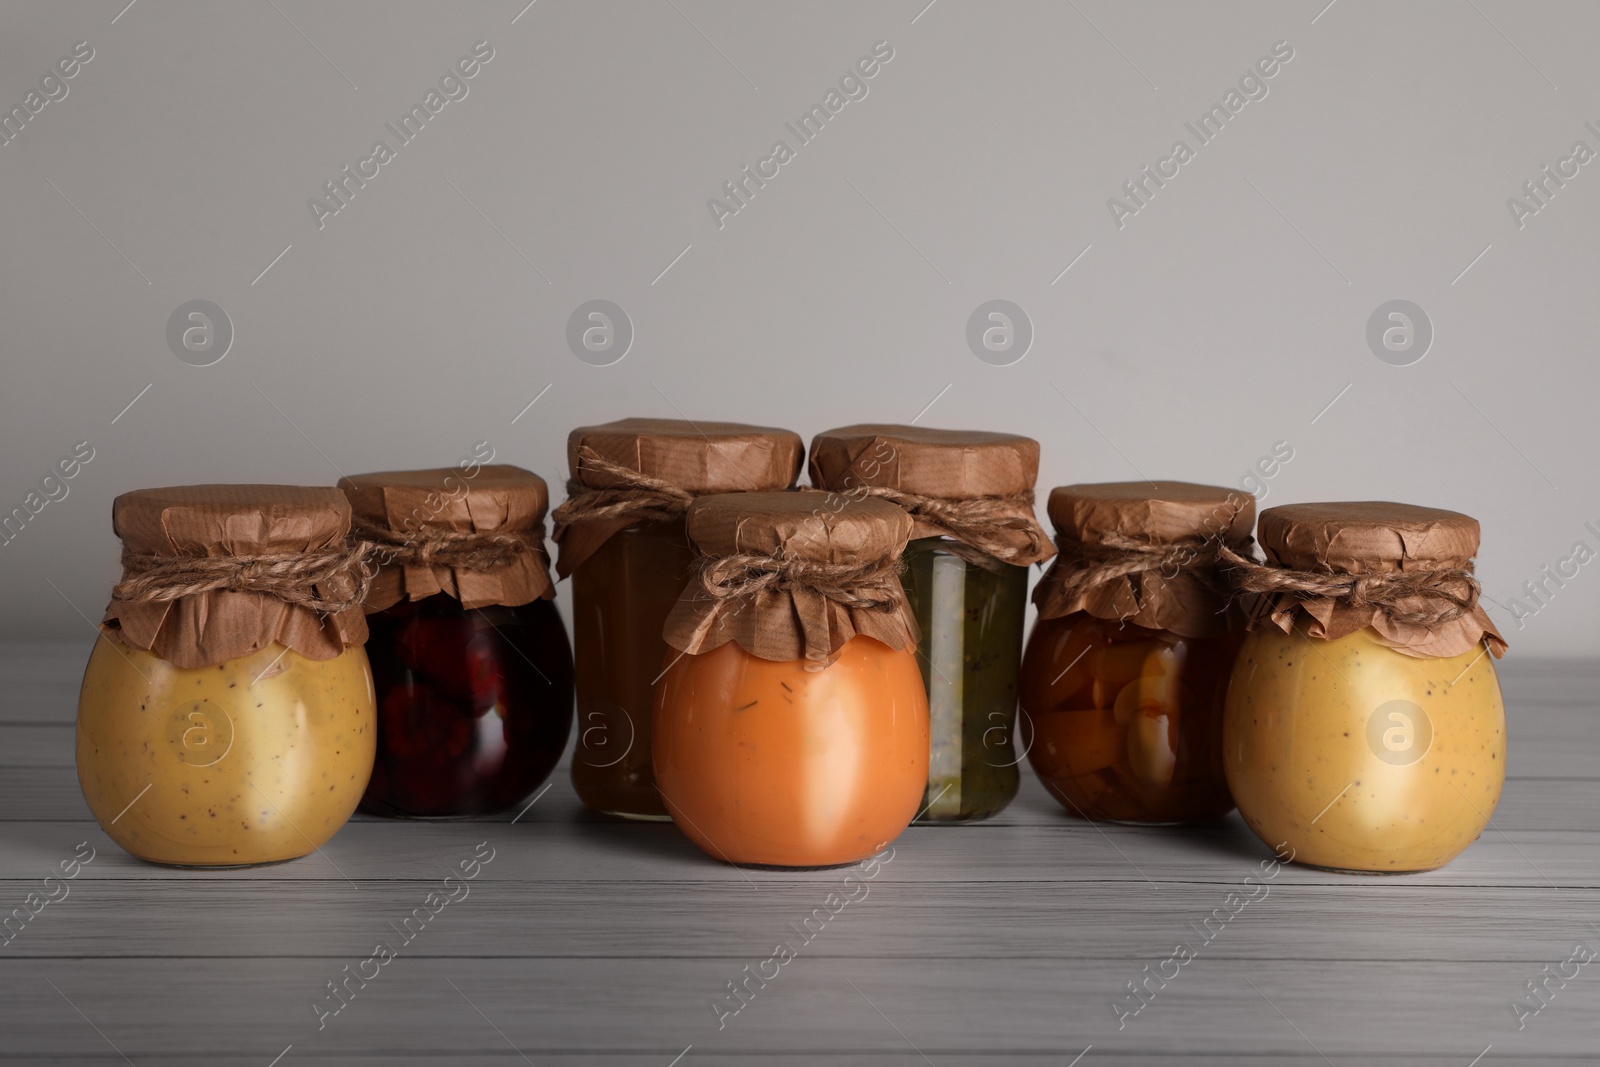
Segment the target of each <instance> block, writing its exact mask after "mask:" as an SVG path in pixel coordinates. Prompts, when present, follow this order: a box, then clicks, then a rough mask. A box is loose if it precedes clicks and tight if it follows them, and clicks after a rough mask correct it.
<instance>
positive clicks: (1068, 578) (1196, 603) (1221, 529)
mask: <svg viewBox="0 0 1600 1067" xmlns="http://www.w3.org/2000/svg"><path fill="white" fill-rule="evenodd" d="M1049 514H1050V520H1051V522H1052V523H1053V524H1054V525H1055V528H1056V533H1057V538H1056V545H1057V547H1058V549H1059V550H1060V551H1059V555H1058V556H1057V557H1056V561H1055V563H1054V564H1053V565H1052V566H1051V568H1050V570H1049V571H1048V572H1046V574H1045V576H1044V578H1042V579H1041V580H1040V582H1039V585H1038V587H1037V588H1036V589H1035V590H1034V603H1035V604H1036V605H1037V606H1038V608H1039V619H1038V622H1037V623H1036V624H1035V625H1034V628H1033V633H1032V634H1031V635H1030V636H1029V638H1028V647H1027V651H1026V652H1025V653H1024V655H1023V661H1022V709H1023V713H1024V714H1025V715H1026V716H1027V718H1028V720H1029V721H1030V722H1031V724H1032V727H1033V732H1034V737H1033V742H1032V746H1031V747H1030V748H1029V750H1028V760H1029V762H1030V763H1031V764H1032V765H1033V769H1034V770H1035V771H1036V772H1038V774H1039V778H1040V780H1041V781H1043V783H1044V785H1045V787H1046V788H1047V789H1048V790H1049V791H1050V793H1051V795H1053V796H1054V797H1055V798H1056V800H1058V801H1059V802H1060V803H1061V806H1062V807H1064V808H1066V810H1067V811H1068V812H1070V813H1072V814H1073V815H1077V816H1079V817H1081V818H1085V819H1092V820H1107V821H1114V822H1128V823H1157V824H1160V823H1169V824H1170V823H1193V822H1202V821H1206V820H1210V819H1216V818H1220V817H1221V816H1223V815H1226V814H1227V813H1228V812H1229V811H1230V810H1232V808H1233V800H1232V798H1231V796H1230V795H1229V792H1228V782H1227V778H1226V774H1225V771H1224V767H1223V759H1222V709H1223V701H1224V698H1225V696H1226V693H1227V684H1228V677H1229V672H1230V670H1231V669H1232V666H1233V662H1234V658H1235V656H1236V655H1237V653H1238V649H1239V645H1240V642H1241V640H1242V627H1243V625H1244V621H1245V620H1244V617H1243V613H1242V611H1241V610H1240V609H1239V607H1238V606H1237V605H1236V604H1235V603H1234V602H1233V598H1232V596H1231V595H1230V590H1229V587H1228V579H1227V577H1226V570H1225V568H1226V565H1227V564H1226V561H1225V560H1224V559H1223V558H1221V557H1222V556H1223V554H1224V553H1225V552H1232V553H1244V552H1247V551H1248V549H1249V545H1250V531H1251V527H1252V525H1253V523H1254V521H1255V498H1254V497H1252V496H1250V495H1248V494H1246V493H1241V492H1237V491H1233V490H1229V489H1223V488H1218V487H1215V486H1206V485H1192V484H1190V483H1187V482H1149V481H1145V482H1122V483H1110V484H1098V485H1069V486H1064V487H1061V488H1058V489H1055V490H1054V491H1053V492H1052V493H1051V494H1050V503H1049Z"/></svg>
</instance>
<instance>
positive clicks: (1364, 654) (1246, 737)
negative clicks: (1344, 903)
mask: <svg viewBox="0 0 1600 1067" xmlns="http://www.w3.org/2000/svg"><path fill="white" fill-rule="evenodd" d="M1257 536H1258V538H1259V540H1260V543H1261V547H1262V549H1263V551H1264V552H1265V554H1266V557H1267V562H1266V564H1265V565H1264V566H1262V565H1252V564H1249V563H1245V564H1242V565H1241V566H1240V567H1239V569H1238V571H1237V572H1236V573H1237V574H1238V576H1239V577H1238V581H1239V584H1240V585H1241V586H1242V587H1243V589H1244V591H1245V592H1247V593H1250V594H1255V595H1257V596H1259V597H1260V602H1259V603H1258V605H1257V610H1256V612H1255V621H1254V625H1253V630H1252V632H1251V633H1250V634H1248V635H1247V636H1246V638H1245V642H1244V646H1243V648H1242V649H1241V650H1240V653H1239V658H1238V662H1237V663H1236V664H1235V666H1234V672H1233V678H1232V681H1231V683H1230V685H1229V689H1228V698H1227V706H1226V710H1225V713H1224V718H1223V748H1224V757H1225V766H1226V769H1227V776H1228V784H1229V786H1230V787H1231V788H1232V791H1233V796H1234V800H1235V802H1236V803H1237V804H1238V806H1239V813H1240V814H1241V815H1242V816H1244V819H1245V822H1246V823H1248V824H1249V826H1250V828H1251V829H1252V830H1254V831H1255V833H1256V834H1257V835H1258V836H1259V837H1260V838H1261V839H1262V840H1263V841H1265V842H1266V843H1267V844H1269V845H1271V846H1273V847H1276V848H1282V847H1285V846H1286V847H1287V848H1289V849H1291V850H1292V851H1293V854H1294V857H1295V859H1296V860H1297V861H1299V862H1301V863H1306V864H1310V865H1312V866H1315V867H1322V868H1327V869H1330V870H1337V871H1347V872H1353V873H1360V874H1401V873H1406V872H1414V871H1427V870H1433V869H1435V868H1437V867H1441V866H1443V865H1444V864H1446V863H1448V862H1449V861H1450V860H1451V859H1453V858H1454V857H1455V856H1457V855H1458V854H1460V853H1461V851H1462V850H1463V849H1465V848H1466V847H1467V846H1468V845H1470V844H1471V843H1472V842H1473V841H1474V840H1475V839H1476V838H1477V837H1478V835H1479V833H1481V832H1482V831H1483V829H1484V827H1485V826H1487V825H1488V822H1489V818H1490V816H1491V815H1492V814H1493V813H1494V809H1495V805H1496V804H1497V803H1499V800H1500V790H1501V786H1502V785H1503V783H1504V781H1505V760H1506V736H1505V710H1504V706H1503V704H1502V702H1501V696H1500V685H1499V682H1498V680H1497V679H1496V677H1495V670H1494V660H1495V659H1496V658H1497V657H1499V656H1500V655H1502V654H1503V653H1504V652H1505V647H1506V644H1505V641H1504V640H1503V639H1502V638H1501V636H1500V634H1499V633H1498V632H1497V631H1496V630H1495V628H1494V625H1493V623H1491V622H1490V621H1489V618H1488V616H1487V615H1486V614H1485V613H1484V611H1483V609H1482V607H1481V606H1480V605H1479V604H1478V595H1479V592H1478V585H1477V582H1476V580H1475V579H1474V578H1473V575H1472V557H1473V556H1474V555H1475V554H1476V553H1477V550H1478V540H1479V533H1478V523H1477V521H1476V520H1475V519H1472V518H1470V517H1468V516H1466V515H1461V514H1458V513H1456V512H1452V511H1440V510H1437V509H1433V508H1423V507H1414V506H1411V505H1406V504H1393V503H1339V504H1296V505H1289V506H1284V507H1276V508H1269V509H1268V510H1267V511H1265V512H1263V513H1262V515H1261V521H1260V526H1259V530H1258V534H1257Z"/></svg>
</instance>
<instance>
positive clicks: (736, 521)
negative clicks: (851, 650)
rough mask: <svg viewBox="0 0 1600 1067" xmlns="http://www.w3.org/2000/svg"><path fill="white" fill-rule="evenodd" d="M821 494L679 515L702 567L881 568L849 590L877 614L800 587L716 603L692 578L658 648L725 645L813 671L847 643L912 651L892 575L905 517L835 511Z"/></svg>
mask: <svg viewBox="0 0 1600 1067" xmlns="http://www.w3.org/2000/svg"><path fill="white" fill-rule="evenodd" d="M829 495H830V494H827V493H820V492H813V491H806V490H801V491H799V492H788V493H732V494H725V495H720V496H707V497H702V498H700V499H699V500H696V501H695V502H694V504H693V505H691V506H690V508H689V514H688V530H689V538H690V540H692V541H693V542H694V544H695V545H696V547H698V548H699V550H700V551H701V553H702V556H703V559H702V565H704V564H705V563H707V562H710V561H714V560H715V559H717V558H722V557H729V556H743V555H755V556H763V557H770V558H772V559H774V560H800V561H806V562H814V563H823V564H835V565H841V566H850V565H856V566H860V565H864V564H871V563H874V562H877V563H882V564H883V565H884V566H883V568H881V569H882V570H883V572H884V573H883V574H880V575H879V576H877V577H876V578H875V579H874V581H873V582H872V584H871V586H870V587H868V588H865V589H862V590H858V591H859V592H861V593H863V594H864V595H869V596H875V597H881V598H882V599H884V600H886V601H888V602H889V604H890V606H889V607H888V608H887V609H883V610H880V609H876V608H863V607H854V606H850V605H847V604H844V603H840V602H839V600H838V599H834V598H830V597H829V596H827V595H824V594H823V593H820V592H818V591H817V590H815V589H811V588H804V587H783V586H774V587H769V588H766V589H762V590H760V591H759V592H756V593H755V594H753V595H750V596H744V597H735V598H727V599H722V598H718V597H716V596H713V595H711V593H710V592H708V591H707V586H706V583H705V581H704V571H702V572H700V573H699V574H697V575H696V577H695V578H694V579H693V580H692V581H691V582H690V583H689V585H688V587H687V588H686V589H684V591H683V595H682V596H680V597H679V598H678V602H677V604H676V605H674V606H673V609H672V611H671V613H670V614H669V615H668V616H667V622H666V626H665V628H664V630H663V633H662V636H663V638H664V639H665V640H666V642H667V644H669V645H671V646H672V647H673V648H675V649H678V650H679V651H681V652H687V653H692V654H698V653H702V652H710V651H711V650H712V649H716V648H720V647H721V646H723V645H725V644H727V643H728V642H729V641H733V642H735V643H736V644H738V646H739V647H740V648H742V649H744V650H745V651H746V652H748V653H750V654H751V655H753V656H759V657H760V658H762V659H768V660H779V661H795V660H806V661H809V662H810V663H811V664H814V665H816V666H818V667H821V666H826V665H827V664H829V663H832V662H833V661H834V659H836V658H837V657H838V655H839V652H840V650H842V649H843V648H844V646H845V643H846V642H848V641H849V640H850V639H851V638H853V637H856V636H864V637H871V638H874V639H876V640H878V641H882V642H883V643H884V644H886V645H888V646H889V647H890V648H897V649H898V648H905V647H906V646H908V645H914V644H916V641H917V624H916V620H915V619H914V618H913V617H912V615H911V611H910V609H909V608H908V607H907V606H906V602H905V592H904V590H903V589H902V588H901V585H900V579H899V576H898V570H899V559H900V555H901V553H902V552H904V551H905V547H906V541H907V540H908V539H909V538H910V536H911V531H912V526H913V523H912V521H911V518H910V516H908V515H907V514H906V513H905V512H904V511H902V510H901V509H900V508H898V507H896V506H895V505H893V504H889V503H886V502H884V501H881V500H864V501H861V502H859V503H852V504H851V505H850V506H849V507H847V508H843V509H835V508H832V507H830V505H829V501H828V497H829Z"/></svg>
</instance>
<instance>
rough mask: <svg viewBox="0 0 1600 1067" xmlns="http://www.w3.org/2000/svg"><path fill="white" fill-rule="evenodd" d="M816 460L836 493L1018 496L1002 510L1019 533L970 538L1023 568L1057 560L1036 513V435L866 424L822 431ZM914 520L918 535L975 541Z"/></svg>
mask: <svg viewBox="0 0 1600 1067" xmlns="http://www.w3.org/2000/svg"><path fill="white" fill-rule="evenodd" d="M808 462H809V467H810V471H811V484H812V485H814V486H816V487H817V488H818V489H829V490H833V491H834V492H848V491H849V490H852V489H857V488H859V487H870V488H874V489H886V490H895V491H898V493H901V494H907V495H909V496H913V497H932V498H935V499H936V500H943V501H970V500H977V499H980V498H986V497H987V498H1012V499H1010V500H1009V501H1007V502H1006V505H1007V506H1006V507H1004V508H1003V509H1001V510H1000V511H999V512H997V516H998V517H1003V518H1005V519H1008V520H1010V525H1011V526H1012V528H1009V529H997V528H994V527H993V526H992V525H991V526H990V528H989V529H987V530H984V531H983V532H982V535H981V536H978V537H974V538H971V539H970V540H973V541H977V542H979V545H978V547H989V548H993V549H995V550H997V551H998V552H999V553H1001V554H1003V555H1004V556H1005V557H1006V560H1007V562H1010V563H1014V564H1018V565H1022V566H1026V565H1028V564H1030V563H1038V562H1040V561H1042V560H1046V559H1049V558H1050V557H1051V556H1053V555H1055V549H1054V548H1053V547H1052V546H1051V544H1050V539H1049V537H1048V536H1047V535H1046V534H1045V532H1044V530H1043V528H1042V527H1040V526H1039V523H1038V520H1037V519H1036V518H1035V517H1034V514H1033V503H1032V496H1033V488H1034V483H1035V482H1036V481H1037V480H1038V478H1039V442H1037V441H1035V440H1034V439H1033V438H1031V437H1023V436H1021V435H1020V434H1010V433H990V432H987V431H983V430H938V429H930V428H925V427H921V426H900V425H893V424H888V423H860V424H857V425H854V426H841V427H839V428H838V429H835V430H826V431H824V432H822V433H819V434H817V435H816V436H815V437H813V438H812V439H811V453H810V460H809V461H808ZM913 517H914V518H916V520H917V523H916V527H915V529H914V530H913V532H912V536H913V537H940V536H946V537H955V538H956V539H958V540H969V538H966V537H963V536H961V532H960V530H959V529H952V528H951V527H949V526H945V525H941V524H939V523H937V522H935V521H931V520H930V519H925V518H923V517H921V516H915V515H914V516H913Z"/></svg>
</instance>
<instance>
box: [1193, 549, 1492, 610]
mask: <svg viewBox="0 0 1600 1067" xmlns="http://www.w3.org/2000/svg"><path fill="white" fill-rule="evenodd" d="M1222 562H1223V563H1224V565H1225V566H1226V567H1227V570H1228V572H1229V574H1230V576H1231V579H1232V582H1233V584H1234V586H1235V588H1237V589H1238V590H1239V591H1240V592H1245V593H1259V594H1262V595H1265V596H1276V595H1282V594H1288V595H1291V596H1293V597H1296V598H1298V599H1299V600H1302V601H1304V600H1335V601H1339V602H1341V603H1345V604H1350V605H1352V606H1354V607H1358V608H1367V609H1371V610H1373V611H1376V612H1378V613H1380V614H1381V615H1383V616H1384V617H1385V618H1386V619H1388V620H1389V621H1390V622H1394V623H1398V624H1400V625H1403V626H1420V627H1427V628H1432V627H1435V626H1440V625H1442V624H1444V623H1448V622H1454V621H1455V620H1456V619H1459V618H1462V617H1463V616H1466V615H1470V614H1472V613H1473V611H1474V610H1475V609H1476V608H1477V606H1478V597H1479V595H1480V593H1481V592H1482V587H1481V586H1480V585H1479V583H1478V579H1477V578H1476V577H1475V576H1474V574H1473V569H1472V563H1471V562H1470V561H1468V562H1467V563H1464V564H1461V565H1459V566H1454V567H1440V568H1437V569H1434V570H1412V571H1391V572H1388V573H1378V574H1340V573H1337V572H1335V571H1332V570H1315V571H1306V570H1294V569H1291V568H1288V567H1274V566H1271V565H1269V564H1265V563H1261V562H1259V561H1257V560H1254V559H1250V558H1249V557H1247V556H1241V555H1239V554H1238V553H1235V552H1232V551H1229V550H1227V549H1224V550H1223V552H1222ZM1408 601H1409V602H1413V603H1414V602H1416V601H1422V602H1423V606H1421V607H1406V606H1403V605H1405V604H1406V603H1407V602H1408Z"/></svg>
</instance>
